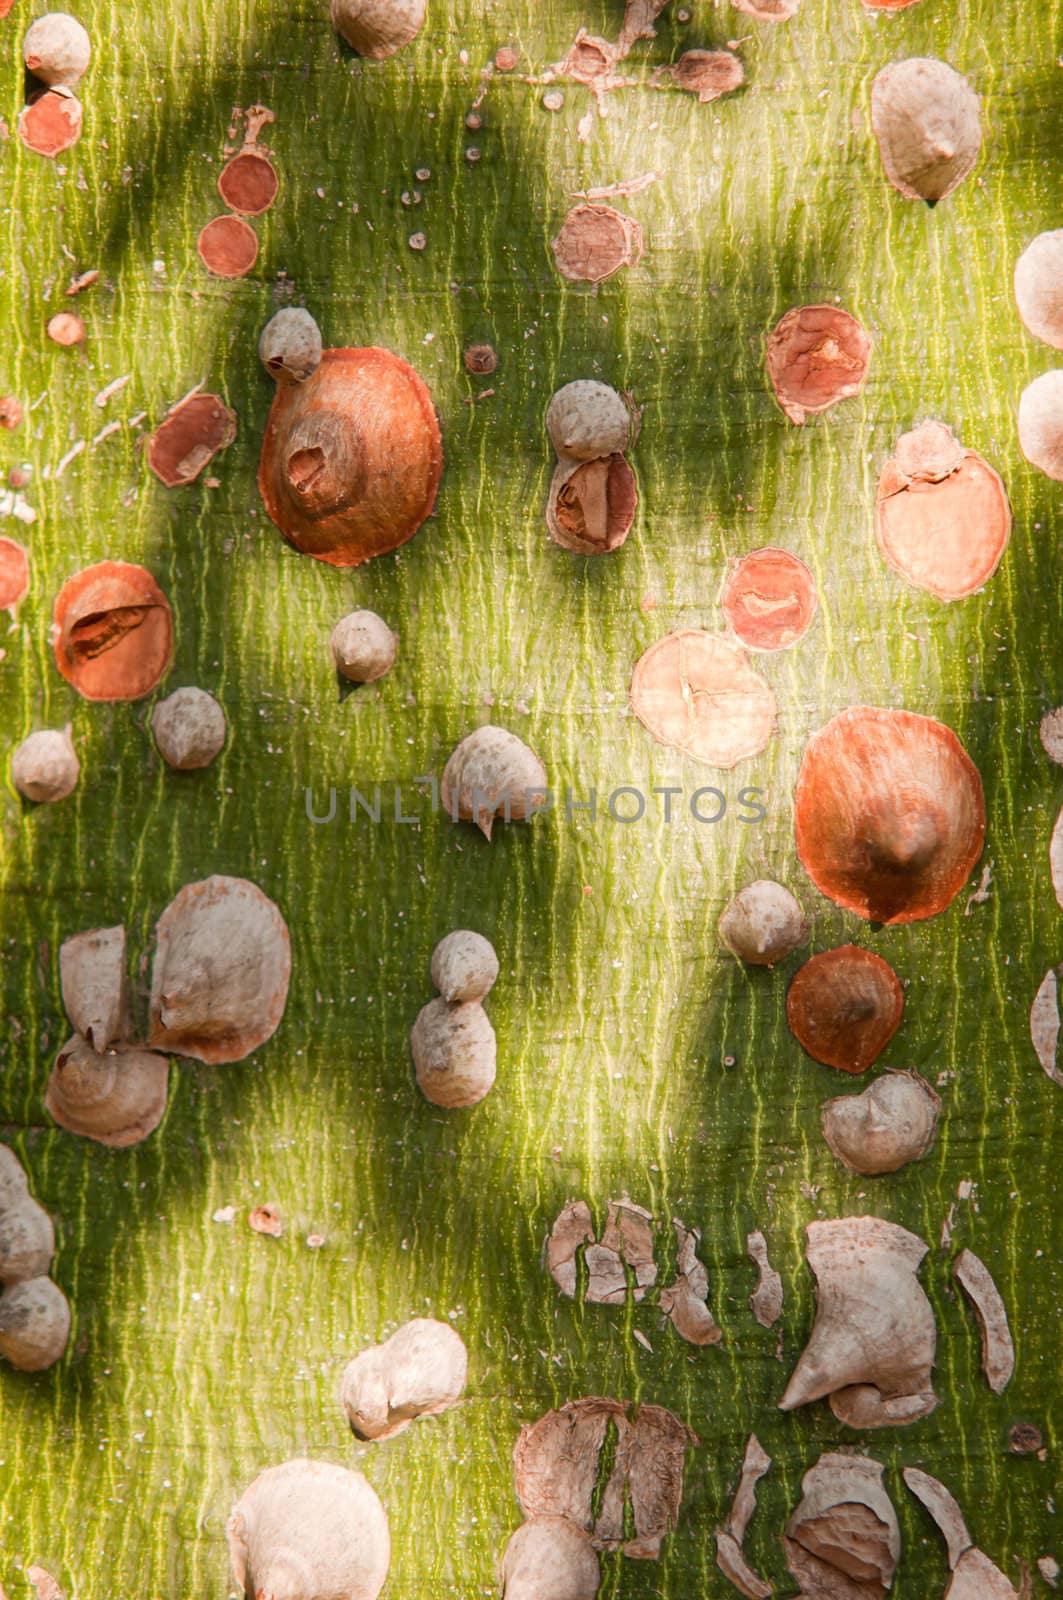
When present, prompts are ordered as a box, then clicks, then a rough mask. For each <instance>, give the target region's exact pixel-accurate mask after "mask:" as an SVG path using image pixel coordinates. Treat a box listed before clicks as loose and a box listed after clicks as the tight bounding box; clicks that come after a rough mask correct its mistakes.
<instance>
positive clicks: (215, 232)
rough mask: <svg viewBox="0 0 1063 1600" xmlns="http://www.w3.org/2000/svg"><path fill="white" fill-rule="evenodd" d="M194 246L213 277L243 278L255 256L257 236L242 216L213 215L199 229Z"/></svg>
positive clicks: (252, 263) (254, 260) (249, 269)
mask: <svg viewBox="0 0 1063 1600" xmlns="http://www.w3.org/2000/svg"><path fill="white" fill-rule="evenodd" d="M196 248H197V250H198V251H199V259H200V260H201V261H202V263H203V265H204V266H205V267H206V269H207V271H208V272H209V273H212V274H213V276H214V277H215V278H246V276H247V274H248V273H249V272H250V271H251V268H252V267H253V266H254V264H255V262H256V261H257V260H258V238H257V236H256V234H255V230H254V228H252V227H251V225H250V223H248V222H245V221H244V220H243V218H242V217H231V216H225V217H215V218H214V220H213V222H208V223H207V226H206V227H205V228H204V229H203V231H202V232H201V233H200V235H199V239H198V241H197V244H196Z"/></svg>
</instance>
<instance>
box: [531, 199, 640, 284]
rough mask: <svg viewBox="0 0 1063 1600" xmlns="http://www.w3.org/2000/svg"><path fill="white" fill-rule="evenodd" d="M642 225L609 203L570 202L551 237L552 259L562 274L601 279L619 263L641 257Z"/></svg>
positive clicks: (631, 263)
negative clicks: (566, 211) (569, 208)
mask: <svg viewBox="0 0 1063 1600" xmlns="http://www.w3.org/2000/svg"><path fill="white" fill-rule="evenodd" d="M642 246H643V239H642V228H641V226H640V224H639V223H638V222H636V220H635V218H634V217H629V216H627V215H626V213H625V212H623V211H616V210H614V209H613V207H612V206H599V205H579V206H574V207H573V208H572V210H571V211H570V212H569V213H568V216H567V217H566V218H565V220H564V222H563V223H562V224H561V231H560V233H559V234H558V235H557V238H556V239H554V241H553V247H552V248H553V252H554V260H555V261H556V263H557V270H558V271H559V272H560V274H561V276H562V277H563V278H570V279H571V280H572V281H573V282H582V283H602V282H603V281H604V280H605V279H606V278H611V277H612V276H613V274H614V273H615V272H619V271H620V269H621V267H631V266H634V265H636V263H637V262H638V261H640V260H641V258H642Z"/></svg>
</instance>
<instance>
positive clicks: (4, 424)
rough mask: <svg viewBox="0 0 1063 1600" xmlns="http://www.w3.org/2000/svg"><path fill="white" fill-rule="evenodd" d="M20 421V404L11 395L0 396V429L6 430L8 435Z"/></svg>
mask: <svg viewBox="0 0 1063 1600" xmlns="http://www.w3.org/2000/svg"><path fill="white" fill-rule="evenodd" d="M21 421H22V402H21V401H20V400H16V399H15V396H14V395H13V394H5V395H2V396H0V428H6V429H7V430H8V432H9V433H10V432H11V430H12V429H13V428H17V427H18V425H19V423H20V422H21Z"/></svg>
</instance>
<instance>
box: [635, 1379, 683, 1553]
mask: <svg viewBox="0 0 1063 1600" xmlns="http://www.w3.org/2000/svg"><path fill="white" fill-rule="evenodd" d="M696 1443H697V1439H696V1436H695V1435H694V1434H693V1433H692V1432H691V1430H690V1429H689V1428H687V1427H686V1426H685V1425H684V1424H683V1423H682V1422H680V1420H679V1418H678V1417H677V1416H675V1415H674V1414H673V1413H672V1412H671V1411H669V1410H667V1409H666V1408H665V1407H664V1406H654V1405H640V1406H639V1407H638V1410H637V1411H636V1413H635V1423H634V1429H633V1431H632V1434H631V1436H630V1438H629V1444H628V1459H627V1463H626V1466H627V1491H628V1496H629V1499H630V1504H631V1511H632V1514H633V1516H634V1519H635V1537H634V1539H629V1540H628V1541H627V1542H626V1543H625V1544H624V1545H623V1546H622V1548H623V1552H624V1554H625V1555H626V1556H631V1557H633V1558H634V1559H636V1560H640V1561H656V1559H657V1557H658V1556H659V1555H660V1553H661V1543H662V1541H663V1539H664V1537H665V1535H666V1534H668V1533H670V1532H671V1531H672V1529H673V1528H674V1527H675V1526H676V1524H677V1523H678V1521H679V1507H680V1505H681V1503H682V1500H683V1470H684V1466H685V1462H686V1452H687V1446H688V1445H689V1444H696ZM618 1455H619V1452H618ZM618 1537H619V1533H618Z"/></svg>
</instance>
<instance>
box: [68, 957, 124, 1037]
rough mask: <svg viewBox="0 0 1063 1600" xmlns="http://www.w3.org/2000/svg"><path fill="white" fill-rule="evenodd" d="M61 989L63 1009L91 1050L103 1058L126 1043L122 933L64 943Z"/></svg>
mask: <svg viewBox="0 0 1063 1600" xmlns="http://www.w3.org/2000/svg"><path fill="white" fill-rule="evenodd" d="M59 983H60V987H61V989H62V993H63V1009H64V1010H65V1011H66V1014H67V1016H68V1017H69V1018H70V1022H71V1024H72V1026H73V1028H74V1030H75V1032H77V1033H79V1034H81V1036H82V1037H83V1038H84V1039H85V1040H86V1042H87V1043H88V1044H89V1045H91V1047H92V1049H93V1050H95V1051H97V1052H99V1053H102V1052H103V1051H104V1050H106V1049H107V1048H108V1046H110V1045H112V1044H116V1043H118V1041H119V1040H121V1039H124V1038H125V1035H126V1018H127V1010H128V999H129V996H128V984H127V982H126V933H125V929H124V928H123V927H121V926H118V927H116V928H92V929H90V930H89V931H88V932H86V933H75V934H73V935H72V936H71V937H70V938H69V939H64V940H63V943H62V944H61V946H60V947H59Z"/></svg>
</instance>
